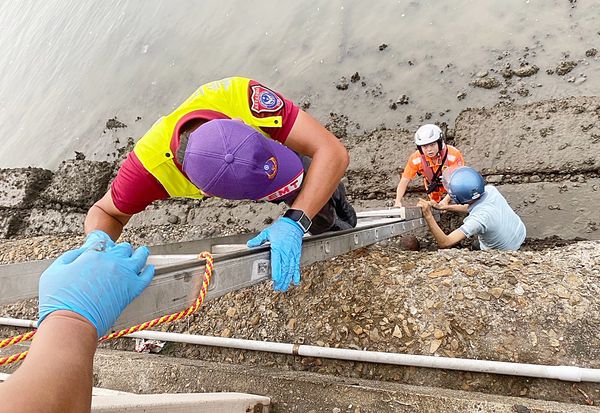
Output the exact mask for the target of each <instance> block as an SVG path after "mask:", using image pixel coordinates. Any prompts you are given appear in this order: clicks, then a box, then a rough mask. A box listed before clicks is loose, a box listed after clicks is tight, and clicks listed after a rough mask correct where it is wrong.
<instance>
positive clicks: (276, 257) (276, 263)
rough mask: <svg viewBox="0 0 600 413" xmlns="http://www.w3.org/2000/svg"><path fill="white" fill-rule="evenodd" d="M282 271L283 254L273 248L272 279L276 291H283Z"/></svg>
mask: <svg viewBox="0 0 600 413" xmlns="http://www.w3.org/2000/svg"><path fill="white" fill-rule="evenodd" d="M281 271H282V268H281V254H280V253H279V251H277V250H275V249H273V248H271V279H272V280H273V290H275V291H281V285H282V278H283V274H282V273H281Z"/></svg>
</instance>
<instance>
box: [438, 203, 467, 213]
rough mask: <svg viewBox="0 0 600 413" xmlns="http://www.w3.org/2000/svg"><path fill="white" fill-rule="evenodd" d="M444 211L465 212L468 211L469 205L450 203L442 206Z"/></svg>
mask: <svg viewBox="0 0 600 413" xmlns="http://www.w3.org/2000/svg"><path fill="white" fill-rule="evenodd" d="M444 211H450V212H460V213H465V214H466V213H467V212H469V206H468V205H464V204H450V205H446V206H445V207H444Z"/></svg>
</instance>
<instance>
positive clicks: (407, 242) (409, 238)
mask: <svg viewBox="0 0 600 413" xmlns="http://www.w3.org/2000/svg"><path fill="white" fill-rule="evenodd" d="M400 246H401V247H402V249H403V250H406V251H419V250H420V249H421V243H420V242H419V239H418V238H417V237H415V236H414V235H403V236H402V237H401V238H400Z"/></svg>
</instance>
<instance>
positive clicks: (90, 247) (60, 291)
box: [38, 231, 154, 337]
mask: <svg viewBox="0 0 600 413" xmlns="http://www.w3.org/2000/svg"><path fill="white" fill-rule="evenodd" d="M96 232H97V231H94V232H93V233H91V234H90V235H89V237H88V240H86V243H85V244H84V246H83V247H81V248H78V249H76V250H71V251H67V252H65V253H64V254H63V255H61V256H60V257H58V258H57V259H56V261H54V262H53V263H52V265H50V267H48V269H46V271H44V273H43V274H42V277H41V279H40V286H39V300H40V303H39V319H38V326H39V325H40V324H41V323H42V322H43V321H44V319H45V318H46V317H47V316H48V315H49V314H50V313H52V312H54V311H57V310H68V311H73V312H75V313H77V314H79V315H81V316H83V317H85V318H86V319H87V320H88V321H90V323H92V324H93V325H94V327H96V331H97V332H98V337H102V336H104V335H105V334H106V333H107V332H108V331H109V329H110V328H111V327H112V325H113V324H114V323H115V321H116V320H117V318H118V317H119V315H120V314H121V313H122V312H123V310H124V309H125V307H127V305H128V304H129V303H130V302H131V301H133V299H134V298H136V297H137V296H138V295H139V294H140V293H141V292H142V291H143V290H144V288H146V287H147V286H148V284H150V281H152V277H153V276H154V266H152V265H148V266H146V260H147V259H148V255H150V251H149V250H148V248H146V247H140V248H138V249H137V250H135V252H134V250H133V247H132V246H131V245H130V244H128V243H122V244H117V245H115V244H114V242H113V243H112V244H111V243H110V242H107V240H106V239H105V237H104V236H103V235H102V234H97V233H96ZM105 235H106V234H105ZM106 237H108V235H106ZM90 238H92V239H93V240H90ZM88 241H89V242H88Z"/></svg>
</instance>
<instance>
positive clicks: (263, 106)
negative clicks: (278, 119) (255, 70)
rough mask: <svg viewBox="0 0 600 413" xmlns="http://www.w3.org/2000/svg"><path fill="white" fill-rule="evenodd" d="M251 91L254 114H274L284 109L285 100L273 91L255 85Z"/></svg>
mask: <svg viewBox="0 0 600 413" xmlns="http://www.w3.org/2000/svg"><path fill="white" fill-rule="evenodd" d="M251 89H252V94H251V96H250V100H251V102H252V107H251V109H252V112H254V113H274V112H278V111H279V110H281V108H283V100H282V99H281V98H280V97H279V96H278V95H277V93H275V92H273V91H272V90H271V89H267V88H266V87H264V86H262V85H253V86H251Z"/></svg>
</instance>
